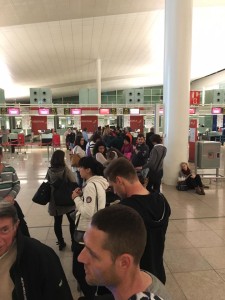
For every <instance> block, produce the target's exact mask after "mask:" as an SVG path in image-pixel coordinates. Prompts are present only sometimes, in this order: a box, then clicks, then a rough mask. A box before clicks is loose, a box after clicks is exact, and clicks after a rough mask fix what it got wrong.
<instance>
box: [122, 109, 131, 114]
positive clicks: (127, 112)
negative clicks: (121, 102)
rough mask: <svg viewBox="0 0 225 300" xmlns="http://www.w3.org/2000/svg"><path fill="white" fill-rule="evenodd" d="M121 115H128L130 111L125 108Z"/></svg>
mask: <svg viewBox="0 0 225 300" xmlns="http://www.w3.org/2000/svg"><path fill="white" fill-rule="evenodd" d="M123 114H124V115H129V114H130V109H129V108H127V107H125V108H123Z"/></svg>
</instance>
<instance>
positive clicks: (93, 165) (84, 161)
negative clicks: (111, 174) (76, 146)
mask: <svg viewBox="0 0 225 300" xmlns="http://www.w3.org/2000/svg"><path fill="white" fill-rule="evenodd" d="M79 167H81V168H84V169H88V168H89V169H91V172H92V174H93V175H97V176H104V174H103V171H104V167H103V165H102V164H101V163H100V162H98V161H97V160H96V159H95V158H94V157H92V156H85V157H82V158H81V159H80V161H79Z"/></svg>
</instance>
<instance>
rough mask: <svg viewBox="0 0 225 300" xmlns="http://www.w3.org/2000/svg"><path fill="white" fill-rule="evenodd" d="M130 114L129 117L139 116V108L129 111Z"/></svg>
mask: <svg viewBox="0 0 225 300" xmlns="http://www.w3.org/2000/svg"><path fill="white" fill-rule="evenodd" d="M130 114H131V115H139V114H140V109H139V108H131V109H130Z"/></svg>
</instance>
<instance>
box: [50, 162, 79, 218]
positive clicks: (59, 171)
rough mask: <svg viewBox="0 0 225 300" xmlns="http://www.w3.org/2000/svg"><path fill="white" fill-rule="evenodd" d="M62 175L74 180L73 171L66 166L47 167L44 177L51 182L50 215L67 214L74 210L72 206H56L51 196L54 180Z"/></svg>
mask: <svg viewBox="0 0 225 300" xmlns="http://www.w3.org/2000/svg"><path fill="white" fill-rule="evenodd" d="M63 176H65V178H68V180H69V181H71V182H75V181H76V180H75V176H74V173H73V172H72V171H71V170H70V169H69V168H68V167H67V166H65V167H60V168H49V169H48V172H47V175H46V178H47V179H48V181H49V182H50V183H51V184H52V185H51V199H50V201H49V206H48V212H49V214H50V216H61V215H64V214H67V213H69V212H71V211H72V210H74V208H75V207H74V206H56V205H55V201H54V197H53V191H54V182H55V181H57V179H62V178H63ZM71 196H72V194H71Z"/></svg>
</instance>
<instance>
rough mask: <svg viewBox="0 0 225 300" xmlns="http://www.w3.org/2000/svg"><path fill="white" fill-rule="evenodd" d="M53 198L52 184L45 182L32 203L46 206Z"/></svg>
mask: <svg viewBox="0 0 225 300" xmlns="http://www.w3.org/2000/svg"><path fill="white" fill-rule="evenodd" d="M50 198H51V184H50V183H49V181H47V182H45V181H43V182H42V184H41V185H40V186H39V188H38V190H37V192H36V193H35V194H34V197H33V198H32V201H33V202H35V203H37V204H40V205H46V204H47V203H48V202H49V201H50Z"/></svg>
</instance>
